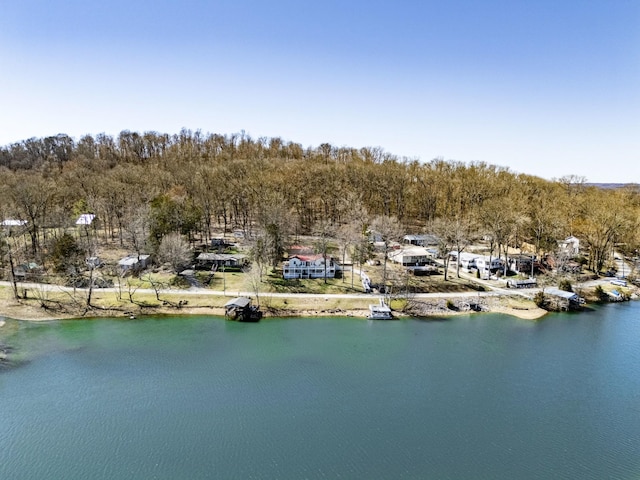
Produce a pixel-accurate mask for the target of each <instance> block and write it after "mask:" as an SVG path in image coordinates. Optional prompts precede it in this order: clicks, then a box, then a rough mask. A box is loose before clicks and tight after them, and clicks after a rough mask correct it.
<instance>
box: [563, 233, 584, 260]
mask: <svg viewBox="0 0 640 480" xmlns="http://www.w3.org/2000/svg"><path fill="white" fill-rule="evenodd" d="M558 247H559V248H560V251H561V252H562V253H564V254H566V255H570V256H574V255H578V253H580V240H579V239H577V238H576V237H574V236H571V237H567V238H565V239H564V240H562V241H560V242H558Z"/></svg>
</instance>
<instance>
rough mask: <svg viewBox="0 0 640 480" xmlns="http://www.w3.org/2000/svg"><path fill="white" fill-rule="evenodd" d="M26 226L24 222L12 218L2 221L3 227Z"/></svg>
mask: <svg viewBox="0 0 640 480" xmlns="http://www.w3.org/2000/svg"><path fill="white" fill-rule="evenodd" d="M26 224H27V221H26V220H15V219H12V218H8V219H6V220H3V221H2V226H3V227H24V226H25V225H26Z"/></svg>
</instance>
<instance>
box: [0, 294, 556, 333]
mask: <svg viewBox="0 0 640 480" xmlns="http://www.w3.org/2000/svg"><path fill="white" fill-rule="evenodd" d="M319 297H322V298H324V296H319ZM446 300H447V297H446V296H443V297H442V298H441V299H440V303H443V302H445V301H446ZM496 300H497V301H496V302H489V304H487V305H485V306H484V308H483V309H482V310H481V311H473V310H451V309H447V308H442V307H441V306H439V307H438V306H435V305H434V304H433V303H432V304H428V305H427V309H426V311H424V312H423V313H422V312H421V313H415V312H403V311H396V310H394V311H393V315H394V318H395V319H403V318H420V319H429V318H442V317H453V316H459V315H473V314H482V313H501V314H505V315H509V316H512V317H516V318H518V319H521V320H538V319H540V318H542V317H544V316H545V315H546V314H547V313H551V312H548V311H546V310H543V309H541V308H538V307H536V306H535V305H533V304H532V305H531V306H526V307H518V308H515V307H513V306H508V305H504V304H502V303H504V299H503V298H502V297H496ZM336 303H337V302H336ZM132 307H133V308H131V309H130V311H121V310H115V309H109V308H105V309H101V308H94V309H91V310H89V311H87V312H86V314H83V313H82V312H81V311H77V312H64V313H59V312H58V313H56V312H50V311H47V310H44V309H43V308H41V307H38V306H34V305H29V304H26V303H21V302H17V301H7V300H4V301H2V300H0V317H4V318H6V319H11V320H18V321H27V322H47V321H58V320H83V319H93V318H131V317H134V318H143V317H150V316H183V315H184V316H190V315H211V316H216V317H224V309H223V308H222V307H216V306H196V307H190V306H186V307H182V308H175V307H167V306H160V305H158V306H150V307H147V308H145V309H140V308H135V306H132ZM314 307H315V308H314ZM261 310H262V311H263V314H264V317H263V318H265V319H269V318H291V317H301V318H318V317H344V318H362V319H366V318H367V315H368V313H369V312H368V309H365V308H341V307H340V306H339V305H336V304H332V302H326V299H325V302H324V304H323V305H321V306H317V305H316V306H311V307H310V308H272V307H269V306H261ZM0 322H2V320H1V319H0ZM1 326H2V324H0V327H1Z"/></svg>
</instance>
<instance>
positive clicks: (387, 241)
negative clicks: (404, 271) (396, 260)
mask: <svg viewBox="0 0 640 480" xmlns="http://www.w3.org/2000/svg"><path fill="white" fill-rule="evenodd" d="M371 230H373V231H374V232H375V233H376V234H377V235H379V237H380V239H381V242H382V244H383V247H382V248H383V250H382V251H383V253H384V260H383V267H382V285H386V283H387V254H388V252H389V248H390V247H391V244H392V243H393V242H397V241H398V240H399V239H400V238H401V237H402V226H401V225H400V222H398V219H397V218H396V217H387V216H386V215H380V216H377V217H375V218H374V219H373V221H372V222H371Z"/></svg>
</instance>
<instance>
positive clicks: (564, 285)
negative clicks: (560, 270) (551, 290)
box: [558, 278, 573, 292]
mask: <svg viewBox="0 0 640 480" xmlns="http://www.w3.org/2000/svg"><path fill="white" fill-rule="evenodd" d="M558 288H559V289H560V290H564V291H565V292H573V287H572V286H571V282H570V281H569V280H567V279H566V278H563V279H562V280H560V283H559V284H558Z"/></svg>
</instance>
